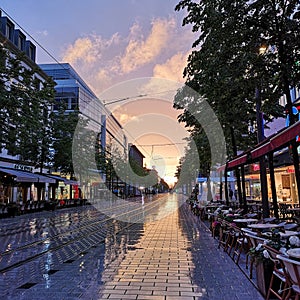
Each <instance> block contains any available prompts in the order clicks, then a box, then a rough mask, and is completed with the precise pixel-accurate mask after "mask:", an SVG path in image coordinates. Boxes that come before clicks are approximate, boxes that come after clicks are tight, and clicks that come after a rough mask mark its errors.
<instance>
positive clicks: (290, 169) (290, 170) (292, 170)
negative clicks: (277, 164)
mask: <svg viewBox="0 0 300 300" xmlns="http://www.w3.org/2000/svg"><path fill="white" fill-rule="evenodd" d="M286 172H287V173H295V169H293V168H287V169H286Z"/></svg>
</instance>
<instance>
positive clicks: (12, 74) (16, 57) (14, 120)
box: [0, 45, 54, 168]
mask: <svg viewBox="0 0 300 300" xmlns="http://www.w3.org/2000/svg"><path fill="white" fill-rule="evenodd" d="M0 54H1V55H0V57H1V59H0V77H1V79H0V91H1V96H0V97H1V101H0V125H1V140H0V142H1V146H2V147H1V149H2V148H5V149H7V151H8V153H9V154H11V155H20V158H21V159H22V160H24V161H26V160H27V161H30V162H32V163H34V164H35V165H39V166H40V167H41V168H42V167H43V165H44V163H47V162H48V160H49V151H48V149H49V144H50V141H51V126H52V125H51V109H52V105H53V97H54V88H53V87H54V83H53V81H52V80H50V79H45V80H43V81H42V80H41V79H39V78H41V77H40V76H39V75H38V74H39V73H40V72H41V70H40V69H38V68H35V69H34V68H30V67H27V66H26V65H24V64H23V63H22V62H23V61H24V60H25V59H26V58H25V54H24V53H22V52H20V53H17V54H11V53H10V51H9V50H8V49H7V48H5V47H4V46H3V45H1V46H0Z"/></svg>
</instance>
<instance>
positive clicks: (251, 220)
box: [232, 218, 258, 223]
mask: <svg viewBox="0 0 300 300" xmlns="http://www.w3.org/2000/svg"><path fill="white" fill-rule="evenodd" d="M232 222H235V223H255V222H258V220H257V219H251V218H249V219H234V220H232Z"/></svg>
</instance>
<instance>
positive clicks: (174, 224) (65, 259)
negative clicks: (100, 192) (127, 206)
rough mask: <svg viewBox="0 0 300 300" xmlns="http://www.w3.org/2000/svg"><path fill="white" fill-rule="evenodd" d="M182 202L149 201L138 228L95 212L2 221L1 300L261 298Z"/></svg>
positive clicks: (66, 211) (63, 212) (169, 199)
mask: <svg viewBox="0 0 300 300" xmlns="http://www.w3.org/2000/svg"><path fill="white" fill-rule="evenodd" d="M182 200H183V199H182V196H178V195H176V194H172V195H171V194H168V195H165V196H164V197H161V198H158V199H154V200H153V201H150V202H147V199H146V200H145V204H144V205H143V206H142V207H141V208H140V209H141V212H143V214H144V212H145V211H147V209H148V208H149V210H148V214H147V216H146V218H143V219H142V218H141V220H143V222H135V223H128V222H125V221H124V220H123V221H120V220H118V219H117V218H116V219H112V218H109V217H107V215H105V214H103V213H101V212H99V211H98V210H96V209H95V208H94V207H93V206H86V207H78V208H73V209H62V210H60V211H54V212H40V213H35V214H30V215H24V216H20V217H16V218H14V219H3V220H0V224H1V230H0V247H1V248H0V249H1V253H2V254H1V258H0V271H1V272H0V299H3V300H4V299H18V300H19V299H26V300H27V299H28V300H29V299H30V300H31V299H33V300H34V299H55V300H60V299H66V300H67V299H118V300H120V299H153V300H156V299H164V300H166V299H174V300H176V299H203V300H206V299H211V300H214V299H216V300H219V299H243V300H244V299H245V300H247V299H249V300H250V299H251V300H260V299H263V297H262V296H261V295H260V293H259V292H258V291H257V289H256V288H255V286H254V285H253V284H252V283H251V282H250V281H249V280H248V278H247V277H246V276H245V275H244V273H243V272H242V271H241V270H240V269H239V268H238V267H237V265H236V264H235V263H234V262H233V261H232V260H231V258H230V257H229V256H228V255H227V254H226V253H224V252H223V251H221V250H220V249H217V244H216V240H214V239H213V238H212V237H211V234H210V232H209V231H208V229H207V227H206V226H205V225H204V224H203V223H201V222H199V221H198V220H196V219H195V217H194V216H193V215H192V214H191V212H190V210H189V208H188V206H187V205H186V204H183V205H181V203H182ZM179 203H180V205H179ZM115 205H116V207H117V206H118V205H119V204H118V203H115ZM120 205H121V204H120ZM120 205H119V208H120V211H121V206H120ZM138 206H141V204H140V202H138ZM170 208H171V209H170ZM114 211H118V210H117V209H114ZM162 212H163V213H162ZM167 212H169V213H167ZM139 216H140V215H139ZM143 216H144V215H143Z"/></svg>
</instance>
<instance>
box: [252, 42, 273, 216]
mask: <svg viewBox="0 0 300 300" xmlns="http://www.w3.org/2000/svg"><path fill="white" fill-rule="evenodd" d="M266 50H267V47H266V46H261V47H260V48H259V55H263V54H264V53H265V52H266ZM261 88H262V87H261V82H259V84H258V85H257V86H256V88H255V100H256V122H257V141H258V143H261V142H262V141H263V140H264V139H265V134H264V119H263V113H262V111H261ZM259 172H260V188H261V200H262V211H263V218H268V217H269V216H270V208H269V201H268V181H267V170H266V160H265V156H261V157H260V158H259Z"/></svg>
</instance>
